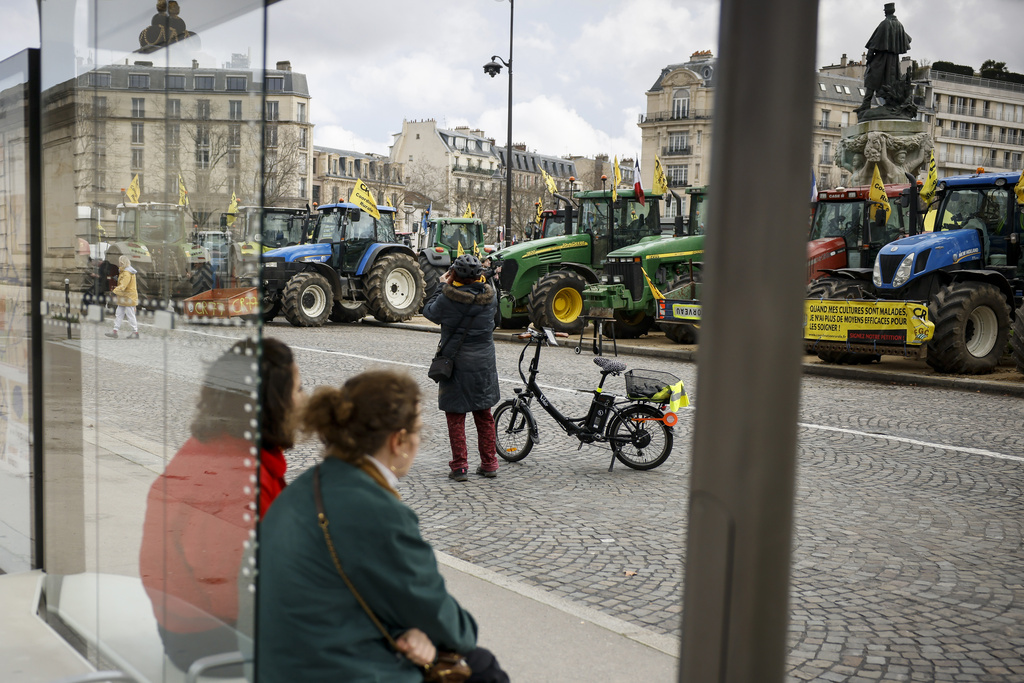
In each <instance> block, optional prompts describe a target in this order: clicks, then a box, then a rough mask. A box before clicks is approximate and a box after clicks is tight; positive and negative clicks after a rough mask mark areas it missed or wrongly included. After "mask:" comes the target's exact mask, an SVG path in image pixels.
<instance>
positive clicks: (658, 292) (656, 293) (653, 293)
mask: <svg viewBox="0 0 1024 683" xmlns="http://www.w3.org/2000/svg"><path fill="white" fill-rule="evenodd" d="M640 272H641V273H643V274H644V279H645V280H647V286H648V287H650V288H651V296H653V297H654V298H655V299H657V300H659V301H660V300H662V299H664V298H665V295H664V294H662V293H661V290H660V289H658V288H657V287H656V286H655V285H654V283H653V282H651V278H649V277H648V276H647V271H645V270H641V271H640Z"/></svg>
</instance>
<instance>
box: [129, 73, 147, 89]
mask: <svg viewBox="0 0 1024 683" xmlns="http://www.w3.org/2000/svg"><path fill="white" fill-rule="evenodd" d="M128 87H129V88H135V89H144V90H149V74H128Z"/></svg>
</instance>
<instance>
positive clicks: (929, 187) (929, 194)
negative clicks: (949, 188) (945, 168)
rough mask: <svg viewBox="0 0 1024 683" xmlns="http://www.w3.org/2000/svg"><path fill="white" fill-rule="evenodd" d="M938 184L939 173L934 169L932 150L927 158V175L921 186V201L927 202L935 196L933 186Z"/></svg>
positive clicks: (933, 153)
mask: <svg viewBox="0 0 1024 683" xmlns="http://www.w3.org/2000/svg"><path fill="white" fill-rule="evenodd" d="M938 184H939V175H938V173H936V171H935V150H932V151H931V153H930V155H929V158H928V177H927V178H926V179H925V181H924V186H922V187H921V192H920V196H921V201H923V202H924V203H925V204H929V203H931V201H932V198H934V197H935V187H936V186H937V185H938Z"/></svg>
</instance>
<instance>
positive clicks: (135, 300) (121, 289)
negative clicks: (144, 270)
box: [106, 254, 139, 339]
mask: <svg viewBox="0 0 1024 683" xmlns="http://www.w3.org/2000/svg"><path fill="white" fill-rule="evenodd" d="M117 264H118V265H119V266H120V267H121V274H120V275H118V276H117V287H114V291H113V294H114V300H115V301H116V302H117V312H116V313H115V314H114V329H113V330H112V331H110V332H107V333H106V336H107V337H112V338H114V339H117V330H118V329H119V328H120V327H121V321H122V320H124V319H125V317H126V316H127V318H128V324H129V325H131V326H132V333H131V334H129V335H128V336H127V337H126V339H138V338H139V323H138V322H137V321H136V320H135V307H136V306H138V305H139V290H138V287H137V286H136V280H135V275H136V273H137V272H138V271H136V270H135V269H134V268H132V260H131V259H130V258H128V255H127V254H122V255H121V258H120V259H118V261H117Z"/></svg>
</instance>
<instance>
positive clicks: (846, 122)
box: [839, 111, 850, 128]
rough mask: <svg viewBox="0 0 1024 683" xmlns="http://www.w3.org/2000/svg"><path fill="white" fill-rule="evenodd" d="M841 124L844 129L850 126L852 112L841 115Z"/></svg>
mask: <svg viewBox="0 0 1024 683" xmlns="http://www.w3.org/2000/svg"><path fill="white" fill-rule="evenodd" d="M839 123H840V125H841V126H842V127H843V128H846V127H847V126H848V125H850V112H848V111H844V112H843V113H842V114H840V115H839Z"/></svg>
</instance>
